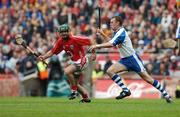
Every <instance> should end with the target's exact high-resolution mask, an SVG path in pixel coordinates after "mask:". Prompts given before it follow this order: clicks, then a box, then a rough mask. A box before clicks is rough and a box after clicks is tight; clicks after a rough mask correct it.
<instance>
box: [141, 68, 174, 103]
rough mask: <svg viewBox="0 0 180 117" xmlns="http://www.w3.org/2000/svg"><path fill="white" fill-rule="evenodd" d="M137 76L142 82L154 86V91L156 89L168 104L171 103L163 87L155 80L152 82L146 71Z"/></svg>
mask: <svg viewBox="0 0 180 117" xmlns="http://www.w3.org/2000/svg"><path fill="white" fill-rule="evenodd" d="M139 75H140V76H141V78H142V79H143V80H145V81H146V82H148V83H149V84H151V85H152V86H154V87H155V88H156V89H158V90H159V91H160V92H161V93H162V95H163V97H164V98H165V99H166V101H167V102H168V103H171V102H172V98H171V96H169V94H168V93H167V92H166V90H165V89H164V87H163V86H162V85H161V84H160V83H159V82H158V81H157V80H154V79H153V78H152V77H151V76H150V75H149V74H148V73H147V72H146V71H144V72H141V73H139Z"/></svg>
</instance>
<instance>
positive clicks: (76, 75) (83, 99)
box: [74, 71, 91, 103]
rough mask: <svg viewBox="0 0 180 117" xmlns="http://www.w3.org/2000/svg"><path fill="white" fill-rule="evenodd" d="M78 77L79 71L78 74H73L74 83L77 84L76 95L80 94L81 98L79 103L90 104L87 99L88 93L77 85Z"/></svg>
mask: <svg viewBox="0 0 180 117" xmlns="http://www.w3.org/2000/svg"><path fill="white" fill-rule="evenodd" d="M80 76H81V72H80V71H79V72H75V73H74V79H75V80H76V82H77V90H78V93H80V94H81V96H82V100H81V101H80V102H82V103H84V102H85V103H89V102H91V100H90V99H89V97H88V92H87V90H86V89H85V88H84V87H83V86H82V85H81V84H79V78H80Z"/></svg>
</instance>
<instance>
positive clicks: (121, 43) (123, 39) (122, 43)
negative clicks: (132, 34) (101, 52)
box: [109, 27, 135, 58]
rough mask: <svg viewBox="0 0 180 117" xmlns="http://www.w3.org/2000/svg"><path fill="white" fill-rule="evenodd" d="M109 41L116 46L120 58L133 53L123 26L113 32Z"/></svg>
mask: <svg viewBox="0 0 180 117" xmlns="http://www.w3.org/2000/svg"><path fill="white" fill-rule="evenodd" d="M109 42H110V43H112V44H113V45H114V46H117V48H118V49H119V51H120V54H121V57H122V58H125V57H128V56H132V55H133V54H135V50H134V49H133V46H132V42H131V39H130V38H129V36H128V34H127V32H126V30H125V29H124V28H123V27H121V28H120V29H119V31H118V32H116V33H115V34H114V36H113V38H112V39H111V40H110V41H109Z"/></svg>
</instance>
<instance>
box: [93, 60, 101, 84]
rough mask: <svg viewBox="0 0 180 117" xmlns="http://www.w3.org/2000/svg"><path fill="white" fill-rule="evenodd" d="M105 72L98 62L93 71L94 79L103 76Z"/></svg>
mask: <svg viewBox="0 0 180 117" xmlns="http://www.w3.org/2000/svg"><path fill="white" fill-rule="evenodd" d="M103 75H104V72H103V70H102V68H101V64H100V63H96V65H95V69H94V70H93V71H92V80H93V81H96V80H97V79H99V78H103Z"/></svg>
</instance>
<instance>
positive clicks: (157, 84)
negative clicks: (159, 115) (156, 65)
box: [152, 80, 169, 98]
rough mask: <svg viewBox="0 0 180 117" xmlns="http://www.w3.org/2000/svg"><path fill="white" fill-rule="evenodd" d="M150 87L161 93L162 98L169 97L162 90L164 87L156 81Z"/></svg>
mask: <svg viewBox="0 0 180 117" xmlns="http://www.w3.org/2000/svg"><path fill="white" fill-rule="evenodd" d="M152 85H153V86H154V87H156V88H157V89H158V90H159V91H160V92H161V93H162V95H163V97H165V98H167V97H169V94H168V93H167V92H166V90H164V87H163V86H162V85H161V84H160V83H159V82H158V81H157V80H154V82H153V84H152Z"/></svg>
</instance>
